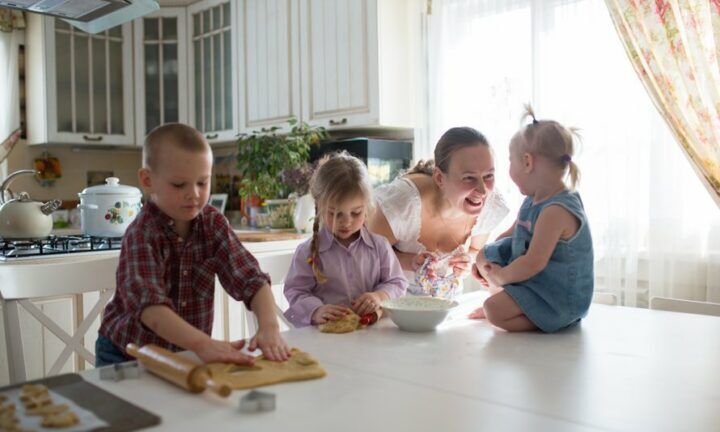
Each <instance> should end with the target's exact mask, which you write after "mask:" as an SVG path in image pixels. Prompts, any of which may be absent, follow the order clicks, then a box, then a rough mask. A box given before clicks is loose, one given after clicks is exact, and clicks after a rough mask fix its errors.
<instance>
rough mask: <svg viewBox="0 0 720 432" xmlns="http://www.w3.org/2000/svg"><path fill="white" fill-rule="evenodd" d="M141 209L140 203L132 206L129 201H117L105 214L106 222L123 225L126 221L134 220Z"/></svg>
mask: <svg viewBox="0 0 720 432" xmlns="http://www.w3.org/2000/svg"><path fill="white" fill-rule="evenodd" d="M141 207H142V205H141V204H140V203H139V202H138V203H135V204H130V203H128V202H127V201H117V202H116V203H115V205H113V206H112V207H110V208H109V209H108V210H107V212H106V213H105V220H107V221H108V222H109V223H111V224H116V225H121V224H123V223H125V221H126V220H132V218H133V216H135V215H136V214H138V213H139V212H140V208H141Z"/></svg>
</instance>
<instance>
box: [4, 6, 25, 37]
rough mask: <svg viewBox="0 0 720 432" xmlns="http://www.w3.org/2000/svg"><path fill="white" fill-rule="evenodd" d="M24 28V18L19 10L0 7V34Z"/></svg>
mask: <svg viewBox="0 0 720 432" xmlns="http://www.w3.org/2000/svg"><path fill="white" fill-rule="evenodd" d="M24 28H25V17H24V16H23V13H22V12H21V11H19V10H15V9H9V8H3V7H0V32H11V31H13V30H15V29H24Z"/></svg>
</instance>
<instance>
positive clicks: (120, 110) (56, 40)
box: [25, 14, 135, 145]
mask: <svg viewBox="0 0 720 432" xmlns="http://www.w3.org/2000/svg"><path fill="white" fill-rule="evenodd" d="M27 20H28V27H27V30H26V33H27V34H26V50H27V57H26V62H27V65H26V68H25V70H26V71H27V115H28V119H27V123H28V126H27V132H28V143H29V144H95V145H132V144H134V138H135V136H134V131H133V84H132V42H131V41H132V28H131V25H130V24H125V25H122V26H120V27H115V28H113V29H110V30H107V31H104V32H101V33H98V34H95V35H91V34H88V33H85V32H82V31H80V30H78V29H76V28H74V27H72V26H70V25H69V24H68V23H66V22H64V21H62V20H56V19H54V18H50V17H45V16H42V15H37V14H28V16H27Z"/></svg>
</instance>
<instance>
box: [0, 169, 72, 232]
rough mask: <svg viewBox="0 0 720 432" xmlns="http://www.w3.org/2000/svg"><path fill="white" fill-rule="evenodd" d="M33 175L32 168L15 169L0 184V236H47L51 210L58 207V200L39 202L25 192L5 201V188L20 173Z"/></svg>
mask: <svg viewBox="0 0 720 432" xmlns="http://www.w3.org/2000/svg"><path fill="white" fill-rule="evenodd" d="M30 174H32V175H35V174H36V172H35V171H33V170H21V171H16V172H14V173H12V174H10V175H9V176H8V178H6V179H5V181H4V182H2V185H0V237H2V238H4V239H21V238H40V237H47V236H49V235H50V233H51V232H52V228H53V220H52V216H51V214H52V212H54V211H55V210H57V209H58V208H59V207H60V204H62V202H61V201H60V200H52V201H48V202H45V203H43V202H40V201H35V200H32V199H30V196H29V195H28V194H27V193H26V192H20V193H19V194H18V196H17V198H14V199H11V200H9V201H5V190H6V189H7V187H8V185H9V184H10V182H11V181H12V180H13V179H14V178H15V177H17V176H20V175H30Z"/></svg>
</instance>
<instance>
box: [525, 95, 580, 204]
mask: <svg viewBox="0 0 720 432" xmlns="http://www.w3.org/2000/svg"><path fill="white" fill-rule="evenodd" d="M529 119H532V121H531V122H530V123H529V124H527V125H526V126H524V127H523V128H522V129H520V131H518V133H517V134H516V135H515V136H516V137H521V138H522V140H520V141H518V145H520V146H521V147H520V149H519V150H521V151H523V152H528V153H530V154H534V155H539V156H543V157H545V158H547V159H548V160H550V161H552V162H553V163H555V164H557V166H558V167H559V168H562V169H563V170H564V172H566V174H565V175H567V177H569V179H570V185H569V186H570V189H571V190H574V189H575V187H576V186H577V185H578V183H579V182H580V170H579V169H578V166H577V164H575V162H573V160H572V158H573V155H574V154H575V150H576V148H577V141H578V140H579V139H580V135H579V134H578V130H577V129H576V128H567V127H565V126H563V125H561V124H560V123H558V122H556V121H555V120H538V119H537V118H536V117H535V111H534V110H533V109H532V106H530V105H525V112H524V113H523V116H522V121H526V120H529Z"/></svg>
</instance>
